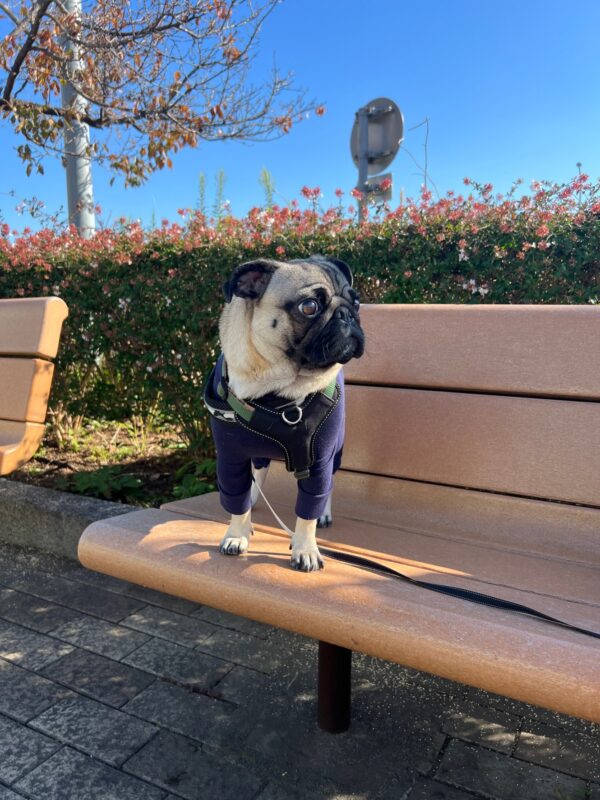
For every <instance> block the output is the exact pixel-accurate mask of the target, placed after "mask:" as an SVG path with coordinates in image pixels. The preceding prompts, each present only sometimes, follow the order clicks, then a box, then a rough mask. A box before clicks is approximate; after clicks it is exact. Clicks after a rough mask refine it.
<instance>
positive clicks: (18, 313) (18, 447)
mask: <svg viewBox="0 0 600 800" xmlns="http://www.w3.org/2000/svg"><path fill="white" fill-rule="evenodd" d="M67 314H68V309H67V306H66V304H65V303H64V302H63V301H62V300H61V299H60V298H58V297H43V298H23V299H16V300H0V475H7V474H8V473H9V472H13V470H15V469H18V468H19V467H20V466H21V465H22V464H24V463H25V462H27V461H29V459H30V458H31V457H32V456H33V455H34V453H35V452H36V450H37V449H38V447H39V446H40V444H41V441H42V438H43V436H44V421H45V419H46V407H47V405H48V397H49V395H50V387H51V385H52V377H53V374H54V364H53V363H52V359H53V358H55V357H56V353H57V350H58V342H59V339H60V332H61V328H62V324H63V322H64V320H65V318H66V317H67Z"/></svg>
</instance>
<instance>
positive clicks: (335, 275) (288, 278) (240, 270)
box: [223, 256, 352, 302]
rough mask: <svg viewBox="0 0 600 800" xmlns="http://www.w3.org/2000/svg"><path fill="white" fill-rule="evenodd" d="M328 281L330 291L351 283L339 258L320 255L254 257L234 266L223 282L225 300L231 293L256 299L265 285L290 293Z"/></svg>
mask: <svg viewBox="0 0 600 800" xmlns="http://www.w3.org/2000/svg"><path fill="white" fill-rule="evenodd" d="M319 283H320V284H321V285H322V284H325V285H328V286H329V288H330V291H331V293H332V294H333V295H341V294H342V293H343V291H344V288H347V287H348V286H352V272H351V270H350V267H349V266H348V265H347V264H345V263H344V262H343V261H339V260H338V259H335V258H325V257H324V256H310V258H304V259H295V260H293V261H287V262H286V261H276V260H274V259H257V260H256V261H248V262H246V263H245V264H241V265H240V266H239V267H237V268H236V269H235V270H234V272H233V275H232V276H231V278H230V280H229V281H227V282H226V283H225V284H224V286H223V292H224V294H225V298H226V300H227V302H230V301H231V300H232V298H233V297H234V296H237V297H243V298H245V299H247V300H260V299H261V298H262V297H263V295H264V294H265V292H266V291H267V289H268V290H269V292H274V293H276V294H287V295H290V294H291V293H292V294H293V293H294V292H295V291H301V290H302V289H304V288H306V287H309V286H311V285H313V284H314V285H316V284H319Z"/></svg>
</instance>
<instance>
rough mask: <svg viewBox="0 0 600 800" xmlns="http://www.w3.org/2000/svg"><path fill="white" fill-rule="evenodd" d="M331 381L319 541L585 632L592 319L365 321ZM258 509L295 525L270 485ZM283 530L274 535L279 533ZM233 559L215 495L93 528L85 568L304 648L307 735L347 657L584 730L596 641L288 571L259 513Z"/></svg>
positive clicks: (367, 584)
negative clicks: (343, 411)
mask: <svg viewBox="0 0 600 800" xmlns="http://www.w3.org/2000/svg"><path fill="white" fill-rule="evenodd" d="M362 316H363V321H364V326H365V329H366V333H367V353H366V355H365V356H364V358H363V359H361V360H360V361H358V362H354V363H351V364H349V365H348V367H347V368H346V381H347V384H348V386H347V440H346V447H345V450H344V469H343V470H342V471H341V472H340V473H338V475H337V476H336V487H335V491H334V504H333V513H334V524H333V527H331V528H329V529H327V530H324V531H322V532H321V533H322V536H321V538H320V539H319V541H320V542H321V543H322V544H323V545H325V546H327V547H334V548H337V549H340V550H345V551H347V552H350V553H359V554H364V555H367V556H368V557H370V558H374V559H378V560H380V561H381V562H382V563H386V564H388V565H390V566H392V567H395V568H397V569H399V570H401V571H402V572H404V573H405V574H408V575H411V576H413V577H417V578H419V579H422V580H428V581H430V582H431V583H443V584H447V585H448V584H450V585H454V586H458V587H464V588H468V589H473V590H475V591H480V592H484V593H486V594H489V595H495V596H497V597H500V598H503V599H507V600H511V601H514V602H518V603H521V604H524V605H527V606H530V607H533V608H535V609H537V610H539V611H541V612H543V613H546V614H549V615H551V616H555V617H558V618H560V619H563V620H565V621H567V622H570V623H572V624H574V625H577V626H579V627H583V628H592V629H595V630H596V631H600V570H599V566H600V313H599V312H598V309H596V308H593V307H584V306H491V305H490V306H453V305H449V306H444V305H440V306H435V305H432V306H412V305H397V306H371V307H366V308H364V311H363V314H362ZM266 492H267V495H268V496H269V499H270V500H271V502H272V503H274V504H275V506H276V508H277V509H278V510H279V511H280V512H282V513H283V514H284V515H285V516H287V518H288V521H291V520H292V519H293V505H294V499H295V487H294V483H293V480H292V479H291V478H290V477H289V476H288V475H287V474H285V471H284V470H283V469H281V468H279V469H278V468H277V465H275V469H274V470H273V471H272V473H271V474H270V475H269V478H268V481H267V484H266ZM285 516H284V518H285ZM253 522H254V523H255V530H256V533H255V535H254V536H253V538H252V540H251V543H250V552H249V553H248V554H247V555H245V556H242V557H238V558H230V557H225V556H223V555H221V554H220V553H219V552H218V545H219V542H220V540H221V537H222V535H223V532H224V525H226V517H225V515H224V514H223V512H222V510H221V509H220V506H219V502H218V496H217V495H216V494H211V495H204V496H202V497H197V498H191V499H189V500H182V501H177V502H174V503H168V504H166V505H165V506H163V507H162V508H161V509H160V510H158V509H146V510H141V511H136V512H133V513H129V514H125V515H123V516H121V517H113V518H112V519H109V520H103V521H100V522H96V523H94V524H93V525H91V526H90V527H89V528H88V529H87V530H86V531H85V533H84V534H83V536H82V538H81V541H80V544H79V557H80V560H81V562H82V563H83V564H84V565H85V566H87V567H89V568H90V569H94V570H98V571H100V572H105V573H108V574H110V575H114V576H116V577H119V578H122V579H125V580H128V581H132V582H134V583H139V584H142V585H145V586H149V587H152V588H154V589H158V590H160V591H163V592H169V593H171V594H175V595H178V596H181V597H185V598H188V599H190V600H193V601H196V602H199V603H204V604H207V605H209V606H214V607H216V608H220V609H223V610H225V611H229V612H231V613H234V614H239V615H241V616H245V617H249V618H251V619H255V620H258V621H260V622H263V623H267V624H271V625H275V626H279V627H281V628H286V629H288V630H291V631H295V632H297V633H300V634H304V635H306V636H310V637H313V638H315V639H318V640H319V641H320V660H319V670H320V674H319V721H320V724H321V726H322V727H324V728H325V729H327V730H331V731H336V730H343V729H345V727H347V725H348V724H349V692H350V653H351V651H352V650H358V651H362V652H365V653H368V654H370V655H373V656H377V657H380V658H384V659H389V660H391V661H395V662H398V663H400V664H403V665H406V666H408V667H412V668H415V669H419V670H425V671H427V672H431V673H434V674H436V675H440V676H442V677H445V678H449V679H451V680H455V681H461V682H463V683H467V684H469V685H472V686H476V687H479V688H482V689H486V690H489V691H492V692H496V693H499V694H503V695H506V696H509V697H512V698H515V699H517V700H521V701H525V702H529V703H533V704H537V705H540V706H543V707H546V708H549V709H552V710H555V711H558V712H563V713H566V714H571V715H574V716H579V717H582V718H584V719H587V720H592V721H594V722H600V644H599V642H598V640H596V639H592V638H589V637H586V636H584V635H582V634H579V633H576V632H573V631H571V630H567V629H565V628H561V627H559V626H554V625H551V624H547V623H544V622H541V621H539V620H536V619H534V618H532V617H528V616H524V615H520V614H516V613H513V612H509V611H503V610H498V609H495V608H488V607H485V606H481V605H475V604H472V603H469V602H467V601H465V600H461V599H458V598H451V597H445V596H443V595H440V594H437V593H435V592H431V591H428V590H427V589H422V588H419V587H415V586H412V585H409V584H406V583H402V582H400V581H396V580H394V579H393V578H390V577H387V576H385V575H382V574H378V573H376V572H372V571H367V570H365V569H361V568H358V567H356V566H351V565H349V564H345V563H340V562H337V561H334V560H332V559H331V558H329V559H327V561H326V567H325V569H324V570H323V571H321V572H319V573H309V574H304V573H299V572H295V571H293V570H292V569H290V567H289V551H288V539H287V537H286V536H285V535H284V534H283V533H282V531H280V530H278V529H277V528H276V527H275V524H274V522H273V520H272V518H271V517H270V515H269V513H268V512H267V511H266V510H265V509H264V508H263V507H261V505H260V502H259V504H258V506H257V508H256V509H255V511H254V512H253Z"/></svg>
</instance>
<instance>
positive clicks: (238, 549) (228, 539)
mask: <svg viewBox="0 0 600 800" xmlns="http://www.w3.org/2000/svg"><path fill="white" fill-rule="evenodd" d="M247 549H248V539H247V538H246V537H245V536H227V535H225V536H224V537H223V539H222V540H221V544H220V545H219V550H220V551H221V553H224V554H225V555H226V556H240V555H241V554H242V553H245V552H246V550H247Z"/></svg>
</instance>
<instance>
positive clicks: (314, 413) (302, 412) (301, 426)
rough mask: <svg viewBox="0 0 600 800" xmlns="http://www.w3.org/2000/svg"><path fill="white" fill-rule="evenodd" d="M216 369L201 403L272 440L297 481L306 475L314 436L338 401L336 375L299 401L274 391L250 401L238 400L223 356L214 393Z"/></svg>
mask: <svg viewBox="0 0 600 800" xmlns="http://www.w3.org/2000/svg"><path fill="white" fill-rule="evenodd" d="M216 369H217V365H215V367H213V370H212V372H211V374H210V376H209V379H208V381H207V384H206V387H205V389H204V404H205V406H206V408H207V409H208V411H209V412H210V414H211V415H212V416H213V417H214V418H215V419H218V420H221V421H222V422H227V423H229V424H231V425H240V426H241V427H242V428H245V429H246V430H249V431H252V432H253V433H256V434H258V435H259V436H262V437H264V438H265V439H270V440H271V441H273V442H275V443H276V444H278V445H279V446H280V447H281V449H282V450H283V452H284V454H285V466H286V469H287V471H288V472H293V473H294V477H295V478H297V479H298V480H302V479H303V478H308V477H309V475H310V468H311V467H312V466H313V464H314V462H315V442H316V439H317V437H318V435H319V432H320V431H321V429H322V427H323V425H324V424H325V422H326V421H327V419H328V418H329V416H330V415H331V414H332V413H333V411H334V410H335V408H336V406H337V405H338V403H339V400H340V394H341V393H340V387H339V385H338V383H337V378H334V379H333V380H332V381H331V383H330V384H329V385H328V386H327V387H326V388H325V389H324V390H323V391H321V392H313V393H312V394H310V395H308V396H307V397H306V398H305V399H304V400H303V402H302V403H300V404H297V403H295V402H293V401H290V400H286V399H284V398H281V397H278V396H277V395H275V394H268V395H265V396H264V397H261V398H259V399H258V400H252V401H249V400H240V399H239V398H238V397H236V395H235V394H234V393H233V392H232V390H231V388H230V386H229V382H228V380H227V365H226V363H225V360H224V359H223V360H222V373H221V380H220V381H219V382H218V383H217V384H216V392H215V371H216Z"/></svg>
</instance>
